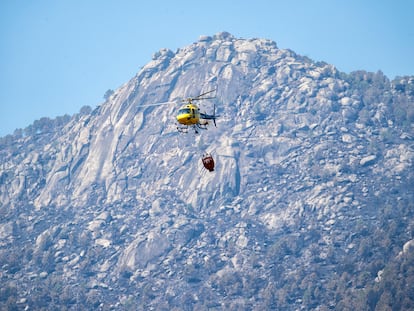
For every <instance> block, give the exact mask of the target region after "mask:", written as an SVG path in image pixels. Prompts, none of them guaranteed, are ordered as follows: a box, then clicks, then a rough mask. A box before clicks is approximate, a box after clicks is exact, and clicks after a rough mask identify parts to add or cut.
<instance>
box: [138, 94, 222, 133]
mask: <svg viewBox="0 0 414 311" xmlns="http://www.w3.org/2000/svg"><path fill="white" fill-rule="evenodd" d="M216 90H217V89H214V90H211V91H208V92H205V93H202V94H200V95H198V96H196V97H189V98H187V99H183V100H181V103H184V105H182V106H181V107H180V108H179V109H178V112H177V115H176V120H177V122H178V125H177V130H178V131H179V132H182V133H187V132H188V128H189V127H192V128H193V129H194V132H195V133H196V134H198V130H199V129H203V130H206V129H207V126H208V125H209V121H210V120H213V123H214V125H215V126H216V127H217V124H216V119H217V118H218V117H219V116H218V115H216V105H215V104H214V105H213V114H207V113H204V112H201V111H200V108H199V107H198V106H197V105H196V104H195V103H193V102H194V101H198V100H203V99H213V98H216V97H215V96H207V97H206V95H207V94H211V93H213V92H215V91H216ZM168 104H171V102H163V103H156V104H148V105H141V107H146V106H160V105H168Z"/></svg>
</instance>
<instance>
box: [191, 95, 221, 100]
mask: <svg viewBox="0 0 414 311" xmlns="http://www.w3.org/2000/svg"><path fill="white" fill-rule="evenodd" d="M214 98H216V97H201V98H199V97H198V96H197V97H196V98H192V99H191V100H202V99H214Z"/></svg>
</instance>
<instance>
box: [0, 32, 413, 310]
mask: <svg viewBox="0 0 414 311" xmlns="http://www.w3.org/2000/svg"><path fill="white" fill-rule="evenodd" d="M215 88H217V91H216V93H217V96H216V98H215V99H213V100H208V101H207V100H206V101H200V102H199V104H200V106H201V109H202V110H203V111H206V112H207V113H211V112H212V109H213V105H215V107H216V110H217V113H218V114H219V115H220V116H221V117H220V118H219V119H218V120H217V128H216V127H214V125H210V126H209V128H208V130H205V131H201V133H199V134H195V133H193V132H192V131H189V133H187V134H184V133H180V132H178V131H177V129H176V124H175V120H174V119H175V113H176V112H177V109H178V108H179V106H177V105H179V101H180V100H181V99H183V98H187V97H191V96H197V95H198V94H201V93H203V92H206V91H209V90H212V89H215ZM413 98H414V77H397V78H396V79H394V80H393V81H390V80H389V79H388V78H387V77H386V76H384V75H383V74H382V73H381V72H377V73H369V72H365V71H357V72H353V73H350V74H346V73H343V72H340V71H338V70H337V69H336V68H335V67H334V66H332V65H330V64H327V63H324V62H315V61H313V60H311V59H309V58H307V57H304V56H300V55H298V54H296V53H294V52H293V51H291V50H285V49H279V48H278V47H277V44H276V43H275V42H273V41H270V40H265V39H241V38H235V37H234V36H232V35H231V34H229V33H226V32H223V33H218V34H216V35H214V36H202V37H200V39H199V40H198V41H197V42H195V43H193V44H191V45H189V46H187V47H184V48H181V49H179V50H177V51H176V52H173V51H171V50H168V49H162V50H160V51H159V52H157V53H155V54H154V55H153V59H152V61H151V62H149V63H148V64H147V65H145V66H144V67H143V68H141V69H140V71H139V72H138V73H137V75H136V76H135V77H133V78H132V79H131V80H130V81H129V82H127V83H125V84H124V85H122V86H121V87H120V88H119V89H117V90H115V91H114V92H111V93H110V94H109V93H108V96H107V100H106V101H105V102H104V103H103V104H102V105H100V106H99V107H96V108H95V109H88V108H85V109H83V111H81V113H79V114H76V115H74V116H72V117H69V116H66V117H64V118H60V119H55V120H49V119H42V120H39V121H38V122H37V123H35V124H33V125H32V126H30V127H28V128H27V129H25V130H19V131H16V132H15V134H14V135H9V136H7V137H3V138H2V139H1V140H0V145H1V147H0V202H1V206H0V213H1V217H0V238H1V239H0V267H1V270H0V279H1V283H2V286H1V289H0V306H1V308H2V309H6V310H8V309H9V310H23V309H29V310H30V309H35V310H39V309H40V310H43V309H44V310H46V309H48V310H50V309H52V310H54V309H56V310H66V309H67V310H79V309H88V310H91V309H98V310H210V309H214V310H269V309H277V310H329V309H338V310H349V309H351V308H353V309H357V310H389V309H393V310H397V309H398V310H408V309H412V308H413V307H414V298H413V297H414V295H413V293H414V285H413V284H414V282H413V281H414V273H413V268H412V267H413V265H412V264H413V263H414V248H413V246H414V221H413V216H414V170H413V160H414V140H413V138H414V126H413V124H414V123H413V122H414V106H413ZM171 101H172V102H177V105H175V104H171V105H160V106H148V104H154V103H161V102H171ZM206 152H208V153H211V154H212V155H213V157H214V160H215V163H216V167H215V171H214V172H208V171H205V170H203V168H202V163H201V156H202V154H204V153H206Z"/></svg>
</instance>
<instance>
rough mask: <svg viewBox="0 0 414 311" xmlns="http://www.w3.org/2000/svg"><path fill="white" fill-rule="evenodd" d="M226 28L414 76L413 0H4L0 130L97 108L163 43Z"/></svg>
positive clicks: (334, 60)
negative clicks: (105, 94)
mask: <svg viewBox="0 0 414 311" xmlns="http://www.w3.org/2000/svg"><path fill="white" fill-rule="evenodd" d="M221 31H228V32H230V33H231V34H233V35H234V36H236V37H240V38H253V37H254V38H266V39H271V40H274V41H275V42H276V43H277V45H278V47H279V48H289V49H292V50H294V51H295V52H296V53H298V54H301V55H306V56H308V57H310V58H311V59H313V60H315V61H326V62H328V63H330V64H333V65H335V66H336V67H337V68H338V69H339V70H341V71H344V72H347V73H349V72H351V71H354V70H360V69H361V70H367V71H374V72H375V71H377V70H381V71H382V72H384V73H385V74H386V75H387V76H388V77H389V78H391V79H393V78H394V77H395V76H397V75H400V76H401V75H414V59H413V55H414V1H411V0H388V1H387V0H347V1H342V0H337V1H335V0H285V1H278V0H253V1H252V0H239V1H233V0H232V1H230V0H229V1H227V0H221V1H216V0H209V1H197V0H192V1H187V0H175V1H171V0H158V1H146V0H143V1H142V0H141V1H138V0H66V1H65V0H36V1H34V0H1V1H0V136H4V135H7V134H11V133H13V131H14V129H16V128H24V127H26V126H28V125H29V124H31V123H32V122H33V121H34V120H36V119H40V118H41V117H50V118H53V117H56V116H59V115H64V114H66V113H67V114H70V115H71V114H73V113H76V112H78V111H79V109H80V108H81V107H82V106H84V105H89V106H91V107H95V106H96V105H98V104H100V103H102V102H103V95H104V93H105V92H106V91H107V90H108V89H116V88H118V87H119V86H121V85H122V84H123V83H125V82H127V81H129V80H130V79H131V78H132V77H133V76H134V75H135V74H136V73H137V72H138V71H139V69H140V67H142V66H143V65H145V64H146V63H148V62H149V61H150V60H151V57H152V54H153V53H155V52H157V51H158V50H159V49H160V48H169V49H171V50H173V51H175V50H176V49H177V48H180V47H184V46H186V45H188V44H191V43H193V42H195V41H197V40H198V38H199V36H200V35H214V34H215V33H218V32H221Z"/></svg>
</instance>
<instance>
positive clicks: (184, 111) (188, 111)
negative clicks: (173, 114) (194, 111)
mask: <svg viewBox="0 0 414 311" xmlns="http://www.w3.org/2000/svg"><path fill="white" fill-rule="evenodd" d="M184 113H191V109H190V108H182V109H180V110H178V114H184Z"/></svg>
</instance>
